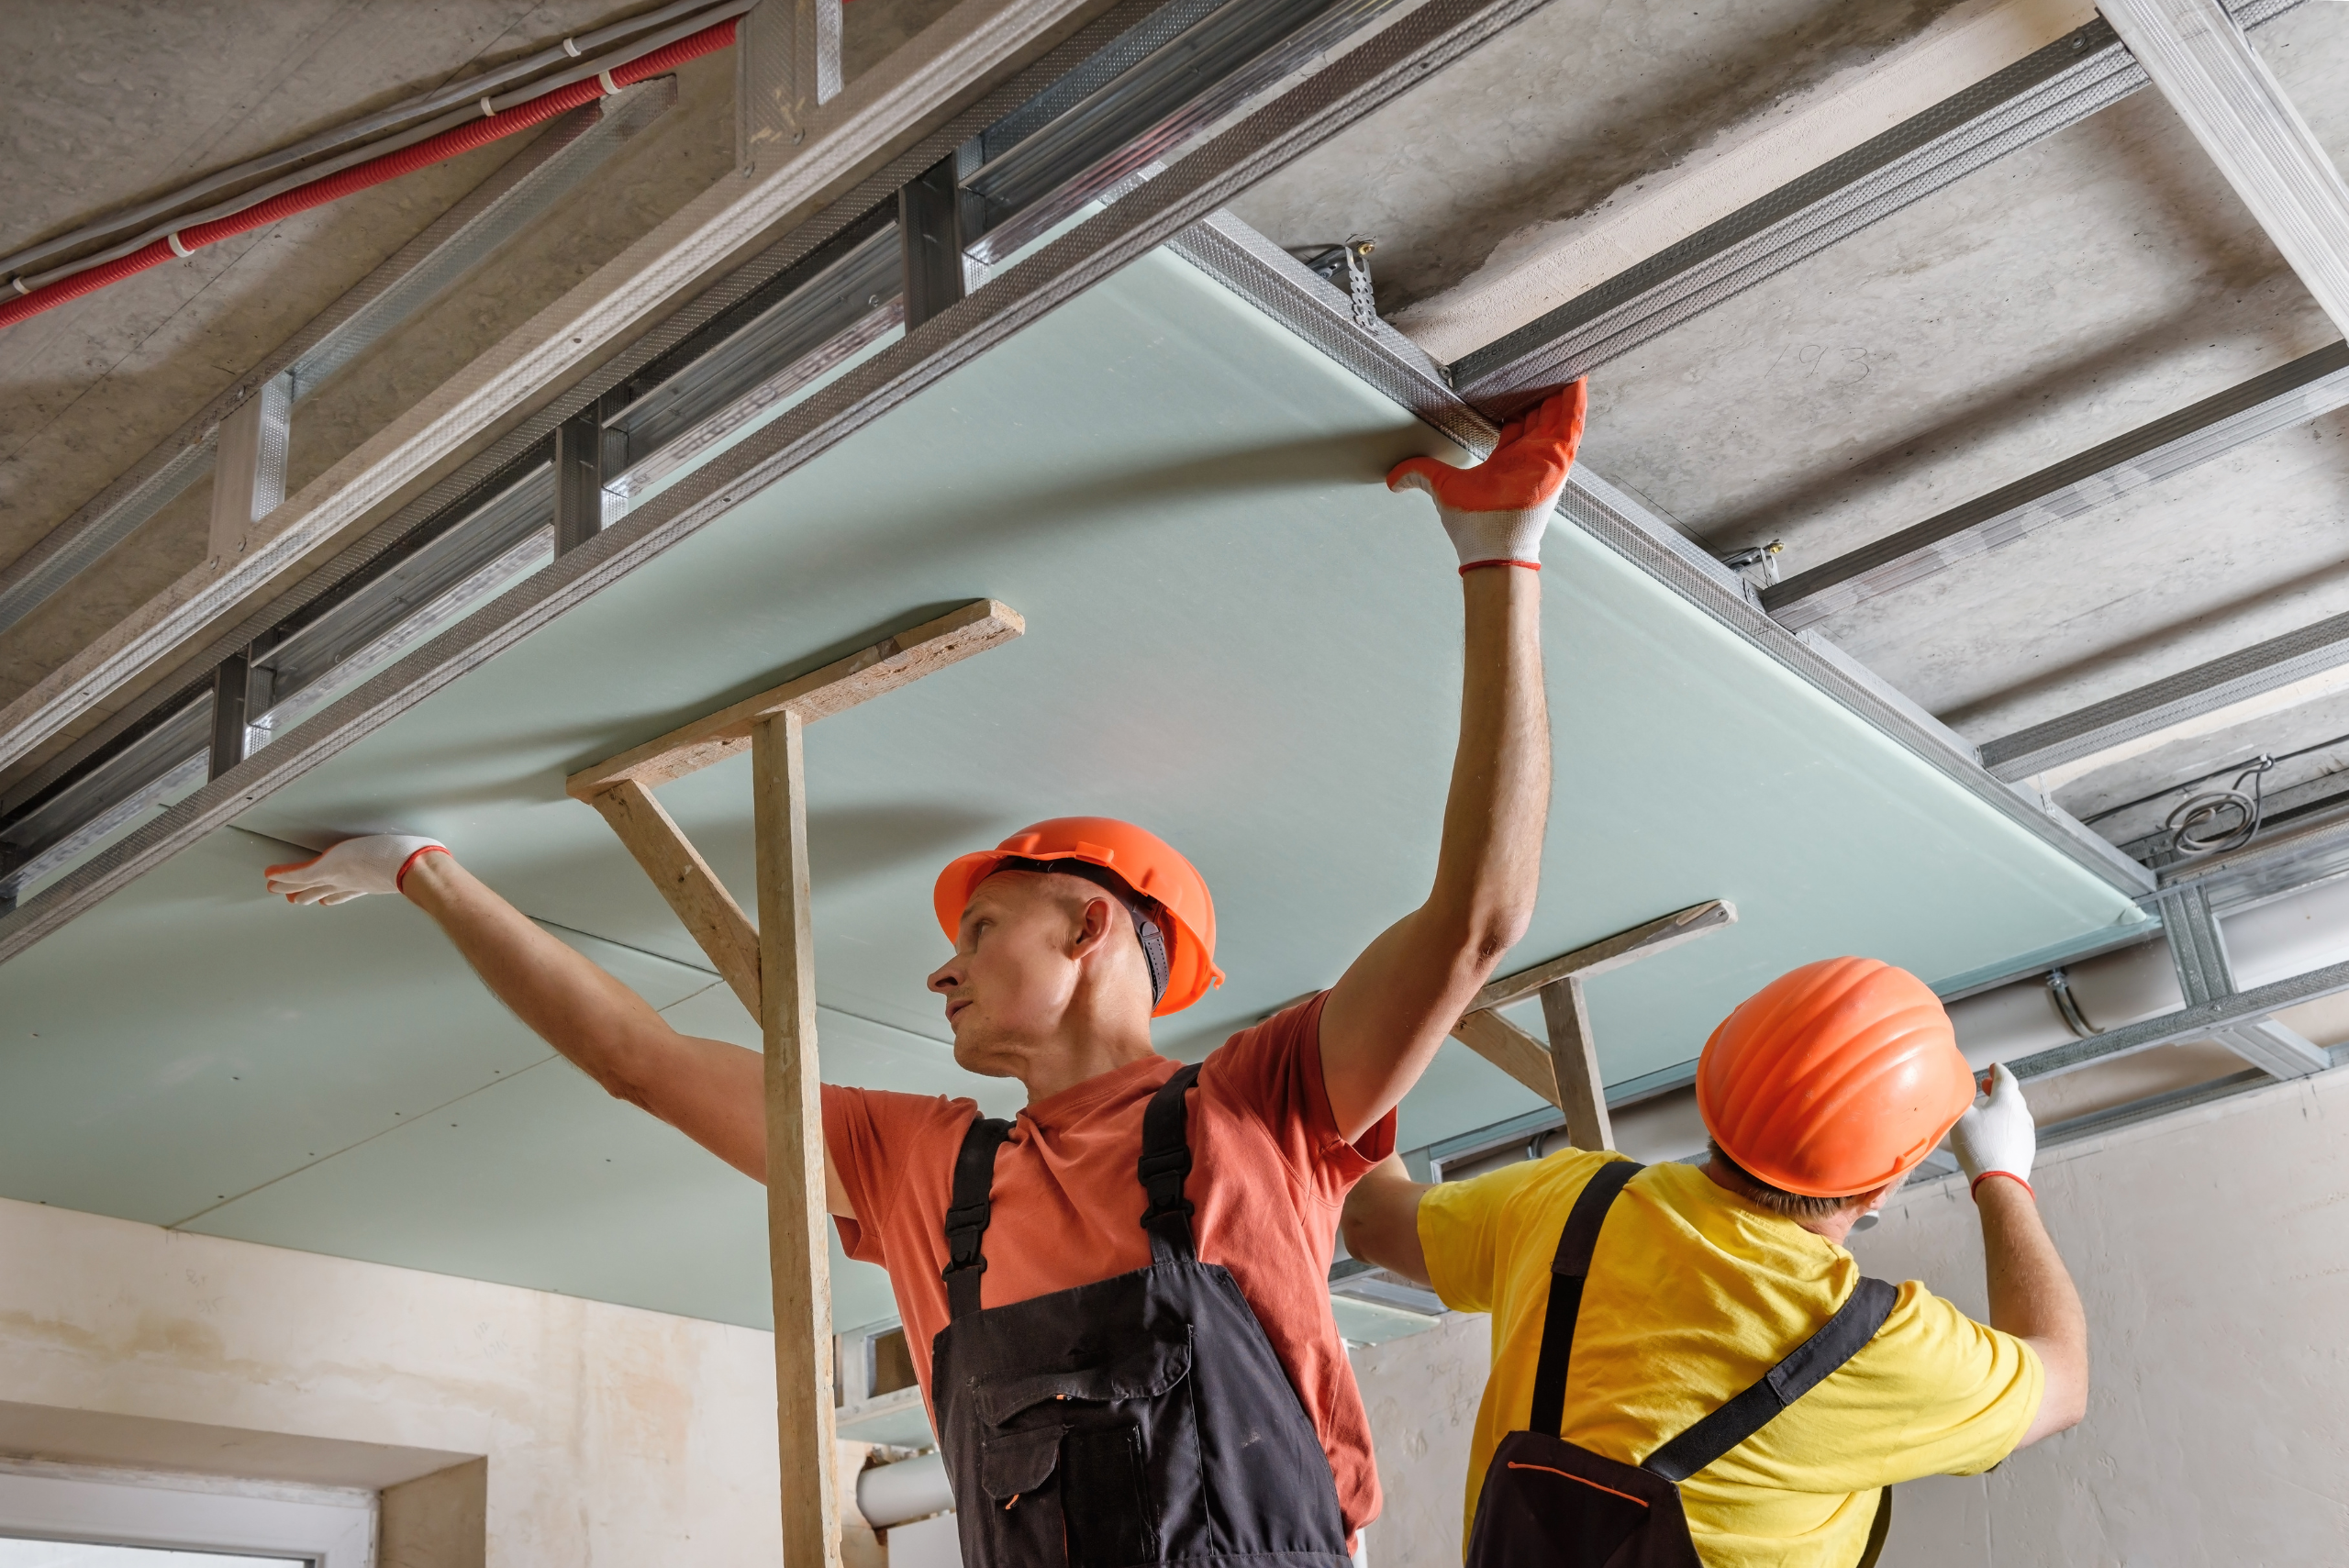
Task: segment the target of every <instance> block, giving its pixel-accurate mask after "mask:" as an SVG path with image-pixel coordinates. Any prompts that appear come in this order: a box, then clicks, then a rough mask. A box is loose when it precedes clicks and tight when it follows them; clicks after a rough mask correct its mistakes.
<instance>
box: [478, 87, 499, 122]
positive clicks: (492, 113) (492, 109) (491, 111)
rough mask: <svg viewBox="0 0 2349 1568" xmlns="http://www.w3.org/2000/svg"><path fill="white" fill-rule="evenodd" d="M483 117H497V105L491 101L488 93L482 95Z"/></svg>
mask: <svg viewBox="0 0 2349 1568" xmlns="http://www.w3.org/2000/svg"><path fill="white" fill-rule="evenodd" d="M481 117H482V118H484V119H485V120H486V119H495V118H496V117H497V106H495V104H492V103H491V102H490V101H489V95H488V94H486V93H484V94H483V95H482V100H481Z"/></svg>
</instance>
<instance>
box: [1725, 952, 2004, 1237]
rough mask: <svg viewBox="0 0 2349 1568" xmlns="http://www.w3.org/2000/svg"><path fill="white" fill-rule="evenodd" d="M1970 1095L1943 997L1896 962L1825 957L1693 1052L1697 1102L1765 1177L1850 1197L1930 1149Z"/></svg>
mask: <svg viewBox="0 0 2349 1568" xmlns="http://www.w3.org/2000/svg"><path fill="white" fill-rule="evenodd" d="M1973 1103H1974V1074H1973V1072H1972V1070H1971V1069H1969V1068H1968V1067H1967V1066H1966V1064H1965V1056H1964V1055H1963V1054H1962V1053H1961V1052H1960V1051H1958V1049H1957V1033H1956V1031H1955V1030H1954V1029H1951V1027H1950V1021H1949V1014H1948V1013H1947V1012H1945V1011H1944V1010H1943V1007H1942V1002H1941V998H1940V997H1938V996H1936V995H1933V993H1932V988H1931V987H1930V986H1928V985H1927V984H1925V983H1924V982H1923V981H1921V980H1920V979H1918V978H1917V977H1916V976H1915V975H1913V974H1911V973H1909V972H1908V971H1907V970H1905V969H1895V968H1893V967H1892V965H1890V964H1888V963H1880V962H1877V961H1876V960H1875V959H1872V958H1830V959H1822V960H1821V961H1820V962H1817V963H1806V964H1804V965H1803V966H1802V967H1801V968H1800V969H1796V970H1789V971H1788V972H1787V973H1784V974H1781V975H1780V976H1778V978H1777V979H1776V980H1773V981H1772V982H1770V984H1767V985H1765V986H1764V987H1762V989H1761V990H1759V991H1756V992H1755V993H1754V994H1753V995H1751V996H1748V997H1747V998H1746V999H1745V1000H1744V1001H1742V1002H1740V1003H1739V1004H1738V1005H1737V1010H1736V1011H1735V1012H1732V1013H1731V1014H1730V1016H1729V1017H1728V1018H1723V1019H1722V1020H1721V1025H1720V1028H1719V1029H1715V1030H1714V1031H1713V1037H1712V1039H1710V1040H1707V1041H1706V1042H1705V1051H1704V1054H1703V1055H1702V1056H1701V1057H1699V1058H1698V1062H1697V1111H1698V1115H1700V1116H1702V1117H1703V1118H1705V1130H1706V1131H1707V1132H1709V1133H1711V1134H1712V1135H1713V1141H1714V1142H1716V1143H1718V1144H1720V1147H1721V1151H1722V1152H1723V1153H1725V1154H1727V1155H1728V1156H1729V1157H1730V1158H1731V1160H1734V1161H1735V1162H1737V1163H1738V1164H1740V1165H1742V1166H1743V1167H1744V1168H1745V1169H1746V1170H1747V1171H1748V1172H1749V1173H1752V1174H1753V1175H1755V1176H1758V1177H1759V1178H1761V1179H1762V1180H1763V1181H1765V1182H1767V1183H1769V1184H1771V1185H1772V1186H1774V1187H1779V1188H1783V1189H1784V1190H1785V1191H1787V1192H1790V1193H1800V1194H1802V1195H1805V1196H1807V1197H1850V1196H1853V1195H1856V1194H1859V1193H1864V1192H1867V1191H1870V1190H1871V1189H1873V1188H1876V1187H1880V1186H1882V1185H1884V1184H1886V1183H1887V1182H1889V1181H1891V1180H1892V1179H1893V1178H1894V1177H1896V1176H1898V1175H1899V1174H1901V1173H1903V1172H1905V1171H1908V1170H1909V1169H1910V1168H1912V1167H1913V1166H1915V1165H1916V1163H1917V1162H1919V1161H1920V1160H1922V1159H1923V1158H1924V1157H1925V1156H1926V1155H1928V1154H1930V1153H1932V1151H1933V1147H1934V1145H1936V1144H1938V1143H1939V1142H1941V1140H1943V1138H1944V1137H1946V1136H1947V1135H1948V1133H1949V1129H1951V1128H1952V1127H1954V1126H1955V1125H1956V1124H1957V1118H1959V1117H1961V1116H1963V1115H1965V1108H1966V1107H1967V1106H1970V1105H1972V1104H1973Z"/></svg>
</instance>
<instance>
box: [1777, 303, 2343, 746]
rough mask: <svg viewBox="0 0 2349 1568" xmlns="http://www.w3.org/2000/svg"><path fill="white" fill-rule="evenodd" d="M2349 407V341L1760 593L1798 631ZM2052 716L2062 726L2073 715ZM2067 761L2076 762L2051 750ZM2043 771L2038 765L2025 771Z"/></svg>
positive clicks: (1784, 622)
mask: <svg viewBox="0 0 2349 1568" xmlns="http://www.w3.org/2000/svg"><path fill="white" fill-rule="evenodd" d="M2344 405H2349V343H2329V344H2327V345H2326V346H2325V347H2323V348H2321V349H2319V350H2316V351H2315V352H2314V353H2311V354H2303V355H2301V356H2300V357H2299V359H2297V360H2294V361H2290V362H2289V363H2288V364H2282V365H2278V366H2277V367H2276V368H2275V369H2274V370H2271V371H2266V372H2263V373H2261V374H2258V375H2255V376H2254V377H2252V378H2251V379H2250V380H2248V381H2245V382H2243V383H2241V384H2237V385H2234V386H2231V387H2229V388H2227V389H2226V390H2225V391H2224V392H2221V393H2217V394H2215V395H2211V396H2210V397H2206V398H2204V399H2202V400H2201V401H2200V402H2199V403H2194V404H2190V405H2188V406H2187V407H2184V408H2181V409H2178V410H2177V411H2176V413H2172V414H2165V415H2164V416H2163V417H2160V418H2158V419H2154V420H2151V421H2149V422H2147V423H2146V424H2143V425H2140V426H2139V427H2137V428H2135V429H2133V430H2130V431H2127V432H2126V433H2124V434H2122V435H2119V436H2116V437H2114V438H2113V439H2110V440H2109V441H2105V442H2102V443H2100V444H2099V445H2097V446H2094V447H2090V448H2089V449H2087V450H2086V451H2082V452H2077V453H2075V454H2074V455H2072V456H2071V457H2068V458H2065V459H2064V460H2063V461H2062V462H2055V463H2051V464H2049V465H2048V466H2047V467H2045V468H2043V469H2041V470H2040V471H2039V472H2038V473H2032V474H2028V475H2025V476H2024V477H2023V478H2021V479H2018V480H2016V481H2015V482H2014V483H2013V484H2006V485H2001V486H2000V487H1999V488H1998V489H1996V490H1993V491H1991V492H1989V493H1988V494H1987V495H1980V496H1976V498H1975V499H1973V500H1971V501H1966V502H1964V503H1962V504H1960V505H1958V506H1952V507H1951V508H1949V509H1948V510H1947V511H1944V512H1941V513H1938V514H1936V515H1934V516H1933V517H1928V518H1926V519H1925V520H1924V521H1922V522H1920V523H1914V524H1911V525H1910V526H1909V527H1908V528H1901V529H1899V530H1898V531H1896V532H1894V533H1890V534H1887V535H1886V536H1885V537H1884V538H1882V539H1875V540H1872V541H1870V542H1869V543H1867V544H1864V545H1862V546H1860V547H1859V548H1858V549H1856V550H1848V551H1846V552H1844V553H1843V554H1842V555H1839V556H1836V557H1835V558H1834V559H1832V560H1831V561H1825V562H1820V564H1819V565H1817V566H1814V567H1811V568H1809V570H1807V571H1803V572H1798V573H1795V574H1794V575H1793V576H1791V577H1788V578H1787V579H1786V580H1785V581H1784V582H1780V583H1774V584H1770V585H1769V586H1767V587H1765V588H1764V589H1763V590H1762V607H1763V608H1764V609H1765V610H1768V611H1769V612H1770V613H1771V614H1772V615H1774V616H1776V617H1777V618H1778V621H1779V623H1780V624H1781V625H1783V626H1785V627H1787V628H1789V629H1790V630H1800V629H1801V628H1804V627H1807V626H1814V625H1816V624H1818V623H1819V622H1820V621H1823V620H1826V619H1827V618H1828V617H1831V616H1834V615H1838V614H1840V613H1842V611H1845V610H1849V609H1853V608H1854V607H1856V606H1859V605H1862V604H1865V602H1866V601H1868V600H1870V599H1873V598H1876V597H1877V596H1878V595H1884V594H1889V593H1893V592H1896V591H1898V590H1899V589H1902V588H1906V587H1909V586H1911V585H1912V584H1918V583H1921V582H1923V581H1924V580H1925V579H1926V578H1928V577H1932V576H1935V575H1937V574H1939V573H1942V572H1944V571H1947V570H1948V569H1949V568H1951V567H1953V566H1956V565H1958V564H1960V563H1962V562H1968V561H1973V560H1976V559H1977V558H1979V557H1981V556H1983V555H1986V554H1987V553H1988V552H1989V551H1991V550H1998V549H2001V548H2003V547H2004V546H2006V545H2009V544H2012V543H2014V542H2015V541H2016V540H2017V539H2024V538H2027V537H2029V536H2030V535H2032V534H2033V533H2036V532H2038V531H2039V530H2040V529H2041V528H2047V527H2050V526H2051V525H2054V524H2056V523H2064V522H2069V521H2071V520H2072V519H2073V518H2075V517H2082V516H2085V515H2086V514H2087V513H2089V512H2092V511H2095V510H2097V509H2098V508H2099V507H2101V506H2106V505H2108V504H2110V503H2111V502H2113V501H2116V500H2119V499H2120V498H2121V496H2123V495H2129V494H2130V493H2131V492H2132V491H2136V490H2142V489H2143V488H2145V487H2146V486H2148V485H2151V484H2156V483H2158V482H2160V481H2162V480H2165V479H2168V478H2171V477H2173V476H2175V475H2177V474H2180V473H2187V472H2188V471H2190V470H2192V469H2196V468H2199V467H2201V466H2202V465H2203V464H2204V463H2207V462H2212V461H2213V460H2215V459H2217V458H2220V457H2223V456H2225V455H2226V454H2227V453H2228V452H2231V451H2233V450H2236V449H2238V448H2240V447H2243V446H2245V445H2248V444H2249V443H2251V442H2253V441H2255V440H2258V439H2261V438H2262V437H2264V436H2269V435H2273V434H2274V433H2275V432H2277V430H2282V429H2288V428H2291V427H2293V426H2295V425H2302V424H2306V423H2307V422H2308V421H2309V420H2310V419H2314V418H2316V417H2319V416H2321V415H2324V414H2329V413H2331V412H2332V410H2334V409H2336V408H2340V407H2342V406H2344ZM2051 722H2052V725H2053V726H2054V727H2063V726H2065V725H2067V724H2069V723H2070V722H2071V721H2070V720H2066V719H2057V720H2054V721H2051ZM2042 728H2048V727H2042ZM2051 733H2052V730H2051ZM2019 743H2021V744H2023V745H2025V746H2033V745H2037V744H2038V743H2037V742H2030V741H2025V740H2023V738H2021V737H2009V738H2008V739H2006V740H1996V741H1992V742H1991V743H1990V745H1989V746H1988V747H1986V748H1985V749H1984V758H1985V760H1986V761H1988V760H1989V759H1990V755H1991V752H1992V751H1993V750H1994V749H1995V750H1999V751H2001V753H2002V754H2004V753H2005V752H2008V751H2012V750H2013V749H2014V748H2015V747H2016V746H2017V745H2018V744H2019ZM2040 749H2045V748H2044V747H2041V748H2040ZM2096 749H2097V748H2096V747H2094V746H2093V745H2091V746H2089V747H2087V750H2088V751H2093V750H2096ZM2074 754H2076V755H2085V754H2086V752H2085V751H2079V752H2076V753H2074ZM2059 760H2068V759H2065V758H2051V761H2059ZM1993 766H1994V767H1997V768H1998V772H1999V776H2000V777H2002V778H2020V777H2021V776H2023V775H2022V773H2016V772H2013V771H2012V770H2011V769H2009V768H2008V767H2007V766H2005V765H2004V764H2003V763H2002V762H1994V763H1993ZM2039 771H2040V769H2039V768H2038V767H2031V768H2026V769H2024V770H2023V772H2024V773H2037V772H2039Z"/></svg>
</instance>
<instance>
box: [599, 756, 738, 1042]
mask: <svg viewBox="0 0 2349 1568" xmlns="http://www.w3.org/2000/svg"><path fill="white" fill-rule="evenodd" d="M587 804H588V805H590V806H594V807H595V808H596V810H598V811H600V812H602V813H603V814H604V820H605V821H607V822H608V823H610V824H611V825H612V831H613V832H615V833H618V835H619V836H620V842H621V843H623V844H626V845H627V846H628V852H629V854H631V855H634V856H635V857H636V863H637V864H639V865H640V866H642V867H643V868H644V874H645V875H647V876H649V877H651V879H652V885H653V886H655V887H657V888H659V889H660V890H661V896H662V897H663V898H665V899H667V900H668V901H669V907H670V908H672V909H674V910H675V911H676V912H677V918H678V919H679V920H682V921H683V922H685V929H686V930H687V931H688V932H690V933H691V934H692V936H693V939H694V940H695V941H696V942H698V943H700V944H701V951H704V952H705V953H707V954H708V955H709V962H711V963H713V964H715V965H717V966H718V973H719V974H721V975H723V976H725V979H726V984H728V985H729V986H731V987H733V990H734V995H736V996H737V997H739V998H740V1000H741V1003H742V1006H745V1007H748V1008H749V1009H750V1010H751V1017H752V1018H759V1017H760V1016H761V1015H760V1012H759V933H758V931H757V929H755V928H754V927H752V926H751V917H749V916H748V915H745V914H743V913H742V906H740V904H737V903H735V902H734V895H732V894H730V893H729V892H727V891H726V884H724V883H722V882H720V881H718V874H717V873H715V872H713V871H711V870H710V869H709V862H707V861H705V860H703V859H702V858H701V851H698V850H696V849H695V848H694V846H693V842H692V840H689V839H687V838H686V837H685V832H684V830H683V829H681V828H678V826H677V824H676V823H675V822H674V820H673V819H672V818H671V817H670V816H669V814H668V813H667V812H666V811H663V810H662V808H661V803H660V802H659V801H657V800H655V799H653V798H652V792H651V790H649V789H646V788H645V787H644V786H643V785H642V784H639V783H637V782H636V781H635V780H634V779H622V780H621V781H620V782H619V783H618V784H614V785H613V786H612V787H611V788H609V789H607V790H604V791H602V792H601V793H599V794H596V795H589V796H588V797H587Z"/></svg>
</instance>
